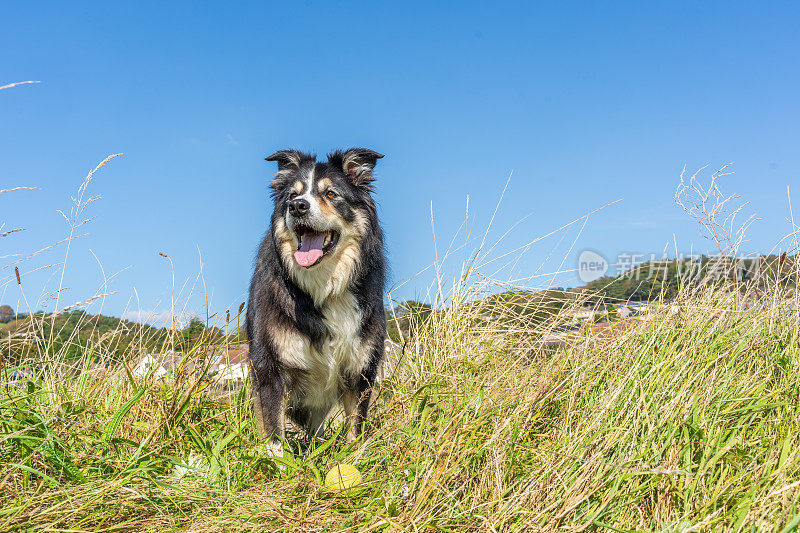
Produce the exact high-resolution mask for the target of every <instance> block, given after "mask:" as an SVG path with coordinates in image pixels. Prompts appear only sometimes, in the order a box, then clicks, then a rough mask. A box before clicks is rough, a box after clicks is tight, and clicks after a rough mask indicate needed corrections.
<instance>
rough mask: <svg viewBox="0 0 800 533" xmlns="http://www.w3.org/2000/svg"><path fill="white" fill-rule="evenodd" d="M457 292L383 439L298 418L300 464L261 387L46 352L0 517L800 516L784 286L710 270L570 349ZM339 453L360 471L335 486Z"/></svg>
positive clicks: (444, 519) (660, 521)
mask: <svg viewBox="0 0 800 533" xmlns="http://www.w3.org/2000/svg"><path fill="white" fill-rule="evenodd" d="M469 290H470V289H466V294H468V293H469ZM795 295H796V293H795ZM457 300H459V301H464V300H465V298H464V294H461V295H459V298H458V299H457ZM454 301H455V300H451V305H449V306H446V307H443V308H442V309H441V310H440V311H437V312H434V313H432V314H431V315H430V317H429V318H428V319H427V320H426V321H425V322H424V323H423V324H421V326H420V328H419V330H418V331H417V332H416V335H417V341H418V342H417V344H416V345H415V346H414V348H413V349H407V350H406V353H405V356H404V358H403V360H402V361H401V363H400V370H399V372H398V373H397V374H396V375H395V376H394V377H392V378H390V379H388V380H387V381H385V382H384V383H382V385H381V386H380V389H379V395H378V400H377V402H376V404H375V406H374V407H373V409H372V411H371V416H370V422H371V424H372V426H373V429H372V432H371V434H370V435H369V437H368V438H366V439H365V440H363V441H361V442H356V443H353V444H346V443H345V441H344V439H343V438H341V437H340V436H339V435H338V431H339V429H340V425H339V424H338V423H334V424H332V426H331V427H330V429H329V432H328V439H327V440H325V441H319V442H308V441H307V440H306V439H305V438H304V437H303V436H302V435H298V434H294V433H290V434H289V438H288V442H287V449H289V450H290V451H291V453H290V454H288V455H287V457H286V458H285V460H284V461H283V466H284V467H285V469H284V470H278V469H277V468H276V467H275V464H274V463H273V461H272V460H271V459H270V458H269V457H268V455H267V453H266V450H265V448H264V447H263V440H262V439H261V437H260V435H259V434H258V431H257V430H256V426H255V424H254V421H253V418H252V414H251V409H250V406H249V403H248V400H247V397H246V394H244V393H241V394H239V395H238V396H235V397H233V398H231V399H228V400H225V399H220V398H218V397H217V396H216V395H215V394H213V393H212V392H211V391H210V390H209V389H207V388H205V385H204V384H203V383H197V382H196V381H192V380H189V381H187V382H185V383H164V384H154V383H148V382H146V381H145V382H137V381H135V380H132V379H130V378H129V377H128V376H127V375H126V374H125V373H124V372H121V373H117V374H116V375H114V376H109V375H102V374H101V373H98V372H96V371H92V372H90V366H89V365H87V364H84V365H83V367H81V366H80V365H79V366H78V367H75V366H72V367H70V368H69V369H67V368H64V366H63V365H60V364H59V363H58V354H43V356H46V357H43V360H44V361H45V364H43V365H41V366H39V367H38V368H39V371H38V374H37V378H36V379H35V380H33V381H30V382H28V383H26V384H25V385H24V386H22V387H16V388H7V389H4V390H3V391H2V394H0V501H2V506H1V508H0V530H3V531H5V530H16V529H21V528H22V529H26V528H27V529H30V530H70V531H75V530H96V531H105V530H108V531H116V530H128V531H142V530H151V531H164V530H177V529H181V530H182V529H188V530H193V531H246V530H253V531H264V530H282V531H296V530H330V531H333V530H353V531H355V530H370V531H372V530H381V531H384V530H414V531H421V530H443V531H463V530H471V531H472V530H479V531H482V530H486V531H501V530H503V531H531V530H534V531H535V530H545V531H549V530H556V529H569V530H585V529H590V530H599V531H604V530H607V531H695V530H700V531H719V530H738V531H744V530H747V531H782V530H793V529H794V528H796V526H797V524H798V518H797V517H800V502H799V501H798V499H800V451H799V450H800V431H798V429H799V428H798V424H800V409H799V408H798V394H799V393H800V386H798V382H799V381H800V366H799V365H798V358H797V355H798V342H799V341H800V339H798V326H799V325H800V316H799V315H798V311H797V310H796V309H793V308H792V307H791V306H790V305H789V303H787V301H786V300H785V299H784V298H783V297H781V298H778V297H777V296H776V297H775V298H774V299H773V300H772V304H771V305H770V306H760V307H756V308H749V309H746V308H745V306H744V305H743V304H742V302H743V299H742V297H741V295H740V294H739V293H738V292H726V291H724V290H722V289H710V288H707V289H705V290H703V291H696V292H694V293H693V294H688V293H686V294H684V295H683V296H682V299H681V311H680V312H679V313H678V314H673V313H671V312H670V310H669V306H667V305H664V306H663V307H661V308H658V309H657V310H656V311H655V312H654V313H653V314H652V315H651V316H649V317H648V318H646V319H645V320H637V321H632V322H631V324H634V325H633V326H630V325H629V326H628V327H627V328H624V329H620V330H618V332H617V333H616V334H614V335H606V336H603V337H600V338H592V336H591V334H590V333H588V332H587V333H586V334H584V335H582V336H581V337H580V338H581V340H579V341H578V342H577V343H575V344H572V345H570V346H569V347H566V348H560V349H558V350H555V351H554V350H545V349H543V348H539V346H538V344H537V342H536V339H537V332H534V331H526V330H524V329H523V328H524V327H526V326H525V325H524V324H525V323H522V325H519V326H517V325H516V324H515V323H514V321H513V319H509V320H508V321H506V322H502V323H498V322H488V323H487V322H486V321H481V320H474V319H473V318H474V316H475V314H476V313H481V312H484V311H481V310H480V309H479V308H480V306H475V305H457V304H455V303H453V302H454ZM492 305H502V304H501V303H493V304H492ZM87 355H88V354H87ZM337 462H348V463H352V464H355V465H356V466H357V467H358V468H359V469H360V471H361V473H362V474H363V479H364V484H363V487H361V488H360V490H359V491H356V492H354V493H352V494H346V495H334V494H331V493H328V492H326V491H325V489H324V488H323V487H322V480H323V479H324V476H325V473H326V472H327V471H328V469H330V468H331V467H332V466H333V465H335V464H336V463H337Z"/></svg>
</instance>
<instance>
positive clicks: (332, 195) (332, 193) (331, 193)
mask: <svg viewBox="0 0 800 533" xmlns="http://www.w3.org/2000/svg"><path fill="white" fill-rule="evenodd" d="M325 196H327V197H328V198H336V196H338V195H337V194H336V192H334V191H328V192H326V193H325Z"/></svg>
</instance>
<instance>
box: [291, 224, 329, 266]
mask: <svg viewBox="0 0 800 533" xmlns="http://www.w3.org/2000/svg"><path fill="white" fill-rule="evenodd" d="M294 231H295V233H296V234H297V240H298V241H300V246H299V247H298V248H297V251H296V252H295V253H294V260H295V261H297V264H298V265H300V266H301V267H306V268H310V267H312V266H314V265H316V264H317V263H319V262H320V261H322V258H323V257H325V256H326V255H328V254H329V253H330V252H331V251H332V250H333V249H334V248H335V247H336V243H338V242H339V234H338V233H336V232H335V231H333V230H331V231H316V230H313V229H311V228H309V227H306V226H296V227H295V228H294Z"/></svg>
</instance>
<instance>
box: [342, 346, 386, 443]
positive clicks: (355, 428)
mask: <svg viewBox="0 0 800 533" xmlns="http://www.w3.org/2000/svg"><path fill="white" fill-rule="evenodd" d="M370 352H371V353H370V356H369V357H368V358H367V360H368V361H369V363H368V364H367V367H366V368H364V369H363V370H362V371H361V374H360V375H359V376H358V377H357V378H356V379H354V380H353V381H352V382H350V383H348V384H347V388H346V389H345V390H344V391H343V392H342V405H343V407H344V412H345V416H346V418H347V424H348V426H347V441H348V442H353V441H354V440H356V439H357V438H358V437H359V435H361V434H362V433H363V432H364V431H365V429H366V426H367V412H368V411H369V406H370V404H371V403H372V394H373V389H374V387H375V383H376V381H377V376H378V367H379V366H380V363H381V360H382V359H383V355H384V344H383V342H379V343H377V345H376V346H374V347H373V348H372V350H371V351H370Z"/></svg>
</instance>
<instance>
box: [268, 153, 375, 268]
mask: <svg viewBox="0 0 800 533" xmlns="http://www.w3.org/2000/svg"><path fill="white" fill-rule="evenodd" d="M381 157H383V155H381V154H379V153H377V152H374V151H372V150H367V149H366V148H352V149H350V150H347V151H345V152H340V151H337V152H333V153H331V154H329V155H328V160H327V161H326V162H324V163H318V162H317V160H316V157H315V156H313V155H309V154H305V153H302V152H298V151H296V150H281V151H279V152H275V153H274V154H272V155H271V156H269V157H267V161H277V163H278V174H277V176H276V177H275V179H274V181H273V182H272V185H271V187H272V191H273V193H272V194H273V198H274V200H275V212H274V214H273V218H272V224H273V229H274V231H275V236H276V239H277V240H278V245H279V248H280V250H281V253H282V255H284V261H285V262H287V263H288V264H289V265H290V266H295V265H297V266H299V267H303V268H305V269H311V268H312V267H315V266H317V265H319V264H320V263H324V262H334V261H336V259H337V257H339V256H340V255H341V254H342V253H344V251H345V250H346V249H347V248H348V247H353V246H357V245H358V243H360V242H361V240H362V239H363V238H364V236H365V234H366V232H367V231H368V230H369V228H368V225H369V220H370V213H374V211H375V206H374V203H373V201H372V197H371V193H372V191H373V187H372V181H373V179H374V178H373V175H372V169H373V168H374V167H375V163H376V161H377V160H378V159H380V158H381ZM287 255H288V256H290V257H286V256H287Z"/></svg>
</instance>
